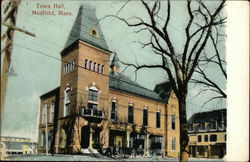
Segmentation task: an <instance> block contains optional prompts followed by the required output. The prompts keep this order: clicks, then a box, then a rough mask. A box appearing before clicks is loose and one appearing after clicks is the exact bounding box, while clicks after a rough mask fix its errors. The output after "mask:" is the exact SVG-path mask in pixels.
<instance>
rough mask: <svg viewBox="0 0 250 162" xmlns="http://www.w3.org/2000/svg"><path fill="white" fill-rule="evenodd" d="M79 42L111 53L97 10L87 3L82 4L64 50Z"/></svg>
mask: <svg viewBox="0 0 250 162" xmlns="http://www.w3.org/2000/svg"><path fill="white" fill-rule="evenodd" d="M78 40H82V41H84V42H86V43H89V44H91V45H93V46H95V47H98V48H101V49H103V50H106V51H109V49H108V46H107V44H106V41H105V38H104V35H103V33H102V30H101V28H100V25H99V23H98V19H97V17H96V10H95V8H93V7H91V6H90V5H89V4H86V3H84V4H82V5H81V6H80V8H79V10H78V14H77V16H76V19H75V22H74V25H73V27H72V29H71V31H70V34H69V36H68V40H67V41H66V44H65V48H64V49H66V48H67V47H69V46H70V45H71V44H72V43H74V42H76V41H78Z"/></svg>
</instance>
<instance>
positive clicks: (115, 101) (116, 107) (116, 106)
mask: <svg viewBox="0 0 250 162" xmlns="http://www.w3.org/2000/svg"><path fill="white" fill-rule="evenodd" d="M113 102H114V103H116V105H115V119H111V116H112V103H113ZM117 109H118V102H117V100H112V101H111V103H110V120H112V121H117V119H118V116H117Z"/></svg>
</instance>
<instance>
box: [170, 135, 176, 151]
mask: <svg viewBox="0 0 250 162" xmlns="http://www.w3.org/2000/svg"><path fill="white" fill-rule="evenodd" d="M175 145H176V140H175V138H172V142H171V149H172V150H175Z"/></svg>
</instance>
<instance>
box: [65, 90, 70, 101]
mask: <svg viewBox="0 0 250 162" xmlns="http://www.w3.org/2000/svg"><path fill="white" fill-rule="evenodd" d="M65 98H66V101H70V89H67V90H66V93H65Z"/></svg>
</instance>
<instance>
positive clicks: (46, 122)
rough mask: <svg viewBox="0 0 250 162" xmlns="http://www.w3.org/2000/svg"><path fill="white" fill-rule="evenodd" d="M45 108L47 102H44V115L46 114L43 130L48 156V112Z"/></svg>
mask: <svg viewBox="0 0 250 162" xmlns="http://www.w3.org/2000/svg"><path fill="white" fill-rule="evenodd" d="M47 109H48V107H47V103H46V104H45V116H46V118H45V126H46V128H45V132H46V156H48V114H47V112H48V111H47Z"/></svg>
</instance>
